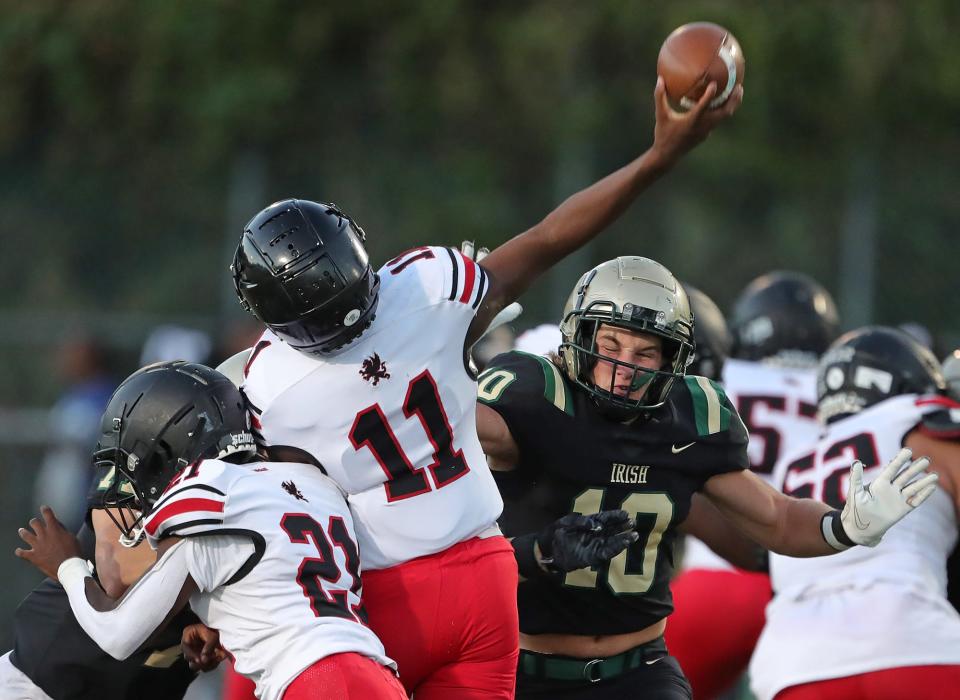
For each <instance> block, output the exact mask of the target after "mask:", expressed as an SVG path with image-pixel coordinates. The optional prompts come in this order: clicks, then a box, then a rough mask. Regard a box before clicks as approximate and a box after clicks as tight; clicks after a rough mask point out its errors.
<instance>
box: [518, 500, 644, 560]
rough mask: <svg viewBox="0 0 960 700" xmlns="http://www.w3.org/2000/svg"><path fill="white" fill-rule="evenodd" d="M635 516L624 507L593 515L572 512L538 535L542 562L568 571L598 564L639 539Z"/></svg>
mask: <svg viewBox="0 0 960 700" xmlns="http://www.w3.org/2000/svg"><path fill="white" fill-rule="evenodd" d="M638 537H639V535H638V534H637V531H636V529H635V527H634V521H633V518H631V517H630V515H629V513H627V512H626V511H623V510H604V511H600V512H599V513H594V514H592V515H580V514H579V513H571V514H570V515H565V516H563V517H562V518H560V519H559V520H557V521H555V522H553V523H551V524H550V525H548V526H547V527H546V528H545V529H544V530H543V531H541V532H540V534H539V535H538V536H537V545H538V546H539V548H540V554H541V563H542V564H544V565H546V566H547V567H548V568H549V569H551V570H553V571H555V572H559V573H566V572H568V571H576V570H577V569H583V568H584V567H588V566H599V565H600V564H603V563H604V562H606V561H609V560H610V559H612V558H613V557H615V556H617V555H618V554H620V552H622V551H623V550H624V549H626V548H627V547H629V546H630V545H631V544H633V543H634V542H636V541H637V538H638Z"/></svg>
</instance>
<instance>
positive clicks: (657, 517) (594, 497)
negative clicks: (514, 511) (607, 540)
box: [563, 489, 673, 595]
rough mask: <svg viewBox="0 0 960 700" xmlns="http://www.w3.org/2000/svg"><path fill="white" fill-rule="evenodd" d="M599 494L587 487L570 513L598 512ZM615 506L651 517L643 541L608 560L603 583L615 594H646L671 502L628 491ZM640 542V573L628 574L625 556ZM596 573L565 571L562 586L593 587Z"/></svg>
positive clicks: (657, 495) (670, 514)
mask: <svg viewBox="0 0 960 700" xmlns="http://www.w3.org/2000/svg"><path fill="white" fill-rule="evenodd" d="M603 495H604V490H603V489H587V490H586V491H584V492H583V493H581V494H580V495H579V496H577V498H576V500H574V502H573V512H574V513H580V514H581V515H591V514H593V513H599V512H600V510H601V505H602V503H603ZM619 507H620V508H622V509H623V510H625V511H627V513H629V514H630V517H631V518H636V517H637V516H638V515H652V516H654V517H653V526H652V527H651V528H650V532H649V534H648V535H647V540H646V542H643V541H642V540H641V541H639V542H637V543H636V544H634V545H632V546H630V547H627V548H626V549H625V550H623V551H622V552H620V554H618V555H617V556H615V557H614V558H613V559H611V560H610V566H609V569H608V570H607V585H609V586H610V590H611V591H613V592H614V593H616V594H618V595H620V594H629V593H646V592H647V591H648V590H650V586H652V585H653V579H654V575H655V574H656V570H657V559H658V558H659V554H660V541H661V540H662V539H663V533H664V532H665V531H666V529H667V527H668V526H669V525H670V520H671V519H672V518H673V501H672V500H670V497H669V496H668V495H667V494H665V493H631V494H630V495H629V496H627V497H626V498H625V499H624V500H623V503H621V504H620V506H619ZM641 536H642V532H641ZM640 545H642V546H643V557H642V558H641V560H640V573H639V574H631V573H628V572H627V557H628V556H629V554H630V551H631V549H633V550H635V549H636V548H637V547H638V546H640ZM598 576H599V572H598V571H595V570H594V569H577V570H576V571H571V572H570V573H568V574H567V575H566V576H565V577H564V579H563V583H564V585H566V586H576V587H578V588H596V587H597V577H598Z"/></svg>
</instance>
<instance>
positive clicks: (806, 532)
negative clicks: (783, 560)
mask: <svg viewBox="0 0 960 700" xmlns="http://www.w3.org/2000/svg"><path fill="white" fill-rule="evenodd" d="M783 499H784V500H783V501H782V503H783V505H782V506H781V510H782V516H781V517H780V518H779V521H778V528H777V534H776V538H775V541H774V542H773V543H771V546H770V547H769V549H770V551H772V552H776V553H777V554H783V555H786V556H788V557H820V556H824V555H827V554H836V553H837V551H838V550H837V549H835V548H834V547H832V546H831V545H830V544H829V543H828V542H827V540H826V539H825V538H824V535H823V529H822V527H821V526H822V523H823V517H824V516H825V515H826V514H827V513H830V512H831V511H832V509H831V508H830V506H828V505H827V504H825V503H821V502H820V501H815V500H813V499H811V498H790V497H789V496H784V497H783Z"/></svg>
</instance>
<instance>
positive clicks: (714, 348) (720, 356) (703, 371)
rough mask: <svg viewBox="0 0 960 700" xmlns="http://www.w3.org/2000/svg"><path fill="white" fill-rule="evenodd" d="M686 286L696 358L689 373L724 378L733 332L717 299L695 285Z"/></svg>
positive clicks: (688, 370) (691, 363) (694, 356)
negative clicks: (724, 366)
mask: <svg viewBox="0 0 960 700" xmlns="http://www.w3.org/2000/svg"><path fill="white" fill-rule="evenodd" d="M683 288H684V289H686V290H687V299H689V300H690V309H691V310H692V311H693V343H694V348H693V359H692V360H691V361H690V364H689V366H688V367H687V374H698V375H700V376H701V377H707V378H708V379H713V380H716V381H720V377H721V375H722V374H723V364H724V363H725V362H726V361H727V358H728V357H729V356H730V349H731V348H732V347H733V335H732V334H731V333H730V328H729V327H728V326H727V320H726V319H725V318H724V317H723V312H722V311H720V308H719V307H718V306H717V305H716V304H715V303H714V302H713V299H711V298H710V297H708V296H707V295H706V294H704V293H703V292H701V291H700V290H699V289H697V288H696V287H694V286H692V285H689V284H684V285H683Z"/></svg>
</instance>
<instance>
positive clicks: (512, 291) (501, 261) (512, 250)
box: [484, 148, 672, 301]
mask: <svg viewBox="0 0 960 700" xmlns="http://www.w3.org/2000/svg"><path fill="white" fill-rule="evenodd" d="M671 165H672V161H671V160H670V159H669V158H667V157H665V156H663V155H661V154H660V152H659V151H658V150H655V149H653V148H651V149H650V150H648V151H647V152H646V153H644V154H643V155H642V156H640V157H639V158H637V159H636V160H634V161H633V162H631V163H629V164H627V165H625V166H624V167H622V168H620V169H619V170H617V171H616V172H613V173H611V174H610V175H607V176H606V177H605V178H603V179H602V180H599V181H598V182H595V183H594V184H593V185H591V186H589V187H587V188H586V189H584V190H581V191H580V192H577V193H576V194H574V195H572V196H570V197H569V198H568V199H566V200H565V201H564V202H563V203H562V204H561V205H560V206H558V207H557V208H556V209H554V210H553V211H552V212H551V213H550V214H548V215H547V216H546V218H544V219H543V221H541V222H540V223H538V224H537V225H536V226H534V227H533V228H531V229H529V230H527V231H526V232H524V233H522V234H520V235H519V236H517V237H516V238H513V239H512V240H510V241H508V242H507V243H505V244H504V245H502V246H500V247H499V248H497V250H495V251H493V252H492V253H490V255H489V256H488V257H487V258H486V259H485V261H484V267H485V268H488V269H490V270H491V271H492V273H493V275H494V276H495V278H496V280H497V283H498V284H499V285H501V286H502V289H503V292H504V294H505V295H506V296H505V299H506V300H507V301H509V300H513V299H515V298H517V297H518V296H519V295H520V294H522V293H523V292H524V291H525V290H526V289H527V288H528V287H529V286H530V284H532V283H533V281H534V280H535V279H536V278H537V277H538V276H539V275H540V274H542V273H543V272H544V271H546V270H547V269H549V268H550V267H552V266H553V265H554V264H556V263H557V262H559V261H560V260H561V259H563V258H564V257H566V256H567V255H569V254H570V253H572V252H573V251H575V250H577V249H578V248H580V247H581V246H583V245H584V244H586V243H587V242H589V241H590V240H592V239H593V238H595V237H596V236H597V235H598V234H599V233H600V232H602V231H603V230H604V229H606V228H607V227H608V226H609V225H610V224H612V223H613V222H614V221H615V220H616V219H617V218H619V217H620V215H621V214H623V212H624V211H626V209H627V207H629V206H630V204H631V203H632V202H633V201H634V200H635V199H636V198H637V196H639V195H640V193H641V192H643V191H644V190H645V189H647V187H649V186H650V185H651V184H652V183H653V182H654V181H656V180H657V179H658V178H659V177H660V176H661V175H663V174H664V173H665V172H666V171H667V170H668V169H669V167H670V166H671Z"/></svg>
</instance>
